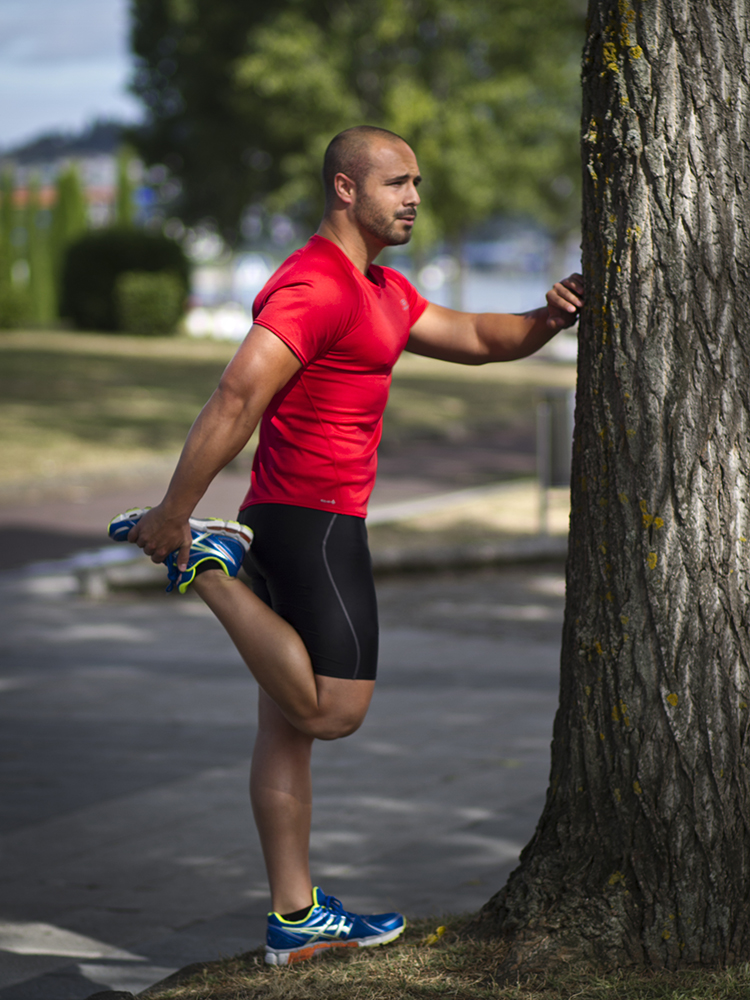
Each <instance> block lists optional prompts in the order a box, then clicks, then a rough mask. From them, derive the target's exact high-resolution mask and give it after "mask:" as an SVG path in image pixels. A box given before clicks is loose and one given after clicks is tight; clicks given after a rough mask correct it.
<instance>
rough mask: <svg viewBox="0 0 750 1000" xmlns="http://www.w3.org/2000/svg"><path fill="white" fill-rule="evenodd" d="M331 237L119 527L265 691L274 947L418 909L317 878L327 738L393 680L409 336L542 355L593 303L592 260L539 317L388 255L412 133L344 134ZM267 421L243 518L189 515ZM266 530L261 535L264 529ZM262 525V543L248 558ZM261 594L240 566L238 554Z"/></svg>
mask: <svg viewBox="0 0 750 1000" xmlns="http://www.w3.org/2000/svg"><path fill="white" fill-rule="evenodd" d="M323 178H324V183H325V189H326V209H325V215H324V217H323V221H322V222H321V225H320V228H319V229H318V232H317V234H316V235H315V236H313V237H312V238H311V240H310V241H309V243H308V244H307V245H306V246H305V247H304V248H303V249H302V250H298V251H297V252H296V253H294V254H292V256H291V257H290V258H289V259H288V260H287V261H286V262H285V263H284V264H282V266H281V267H280V268H279V270H278V271H277V272H276V273H275V274H274V275H273V276H272V277H271V278H270V280H269V281H268V283H267V284H266V286H265V288H264V289H263V290H262V291H261V293H260V294H259V296H258V298H257V299H256V302H255V307H254V320H255V322H254V324H253V326H252V328H251V330H250V332H249V334H248V335H247V338H246V339H245V341H244V342H243V344H242V346H241V347H240V348H239V350H238V351H237V353H236V355H235V357H234V358H233V360H232V361H231V362H230V364H229V366H228V367H227V369H226V371H225V373H224V375H223V376H222V378H221V381H220V383H219V387H218V389H217V390H216V392H215V393H214V394H213V396H212V397H211V399H210V400H209V401H208V403H207V404H206V406H205V407H204V409H203V410H202V412H201V414H200V415H199V417H198V419H197V420H196V422H195V424H194V425H193V427H192V429H191V431H190V434H189V436H188V439H187V442H186V444H185V448H184V450H183V452H182V455H181V457H180V461H179V463H178V466H177V469H176V471H175V474H174V477H173V479H172V482H171V483H170V486H169V489H168V490H167V493H166V496H165V497H164V499H163V500H162V502H161V503H160V504H159V505H158V507H155V508H153V509H151V510H143V509H139V510H136V511H132V512H128V514H127V515H121V516H120V517H119V518H116V519H115V520H114V521H113V523H112V525H111V527H110V534H111V535H112V536H113V537H119V538H121V539H123V540H124V539H125V538H127V539H128V540H129V541H131V542H135V543H136V544H137V545H139V546H140V547H141V548H142V549H144V551H145V552H146V553H147V554H148V555H150V556H151V558H152V559H153V560H154V561H155V562H163V561H166V562H167V565H168V567H169V573H170V579H172V580H173V582H177V583H178V586H179V589H180V591H181V592H184V590H185V589H186V588H187V587H188V586H190V585H192V586H194V587H195V589H196V591H197V592H198V594H199V595H200V596H201V598H202V599H203V600H204V601H205V602H206V604H208V606H209V607H210V608H211V609H212V610H213V611H214V613H215V614H216V616H217V618H218V619H219V621H220V622H221V623H222V624H223V625H224V627H225V628H226V630H227V631H228V633H229V635H230V636H231V638H232V640H233V641H234V643H235V645H236V646H237V649H238V650H239V652H240V654H241V655H242V657H243V659H244V660H245V662H246V663H247V665H248V667H249V668H250V670H251V672H252V673H253V675H254V677H255V678H256V680H257V681H258V684H259V686H260V689H261V690H260V704H259V726H258V736H257V739H256V744H255V750H254V753H253V764H252V772H251V799H252V804H253V811H254V815H255V819H256V823H257V827H258V832H259V835H260V840H261V844H262V847H263V853H264V858H265V862H266V868H267V871H268V878H269V883H270V887H271V895H272V907H273V910H272V912H271V913H270V914H269V929H268V944H267V950H266V960H267V961H270V962H273V963H276V964H287V963H288V962H290V961H298V960H299V959H301V958H307V957H309V956H310V955H311V954H313V953H314V952H315V951H317V950H319V949H320V948H321V947H330V946H337V945H338V946H341V945H348V946H362V945H370V944H382V943H385V942H387V941H390V940H392V939H393V938H395V937H397V936H398V935H399V934H400V933H401V932H402V930H403V927H404V920H403V917H401V916H400V914H380V915H377V916H368V917H358V916H356V915H354V914H349V913H347V912H346V911H345V910H343V908H342V907H341V904H340V903H339V902H338V900H335V899H333V897H328V896H325V895H324V894H323V893H322V892H321V891H320V889H318V888H317V887H315V888H313V887H312V885H311V880H310V872H309V863H308V841H309V833H310V819H311V805H312V791H311V780H310V754H311V748H312V743H313V740H315V739H325V740H330V739H338V738H340V737H343V736H348V735H349V734H350V733H353V732H354V731H355V730H356V729H357V728H358V727H359V726H360V725H361V723H362V721H363V719H364V717H365V714H366V712H367V708H368V706H369V704H370V699H371V697H372V693H373V687H374V683H375V669H376V660H377V641H378V626H377V608H376V602H375V591H374V585H373V580H372V571H371V565H370V558H369V552H368V549H367V538H366V532H365V527H364V517H365V513H366V505H367V500H368V497H369V494H370V491H371V489H372V485H373V481H374V477H375V464H376V448H377V444H378V441H379V438H380V428H381V419H382V413H383V409H384V407H385V404H386V400H387V395H388V388H389V385H390V378H391V369H392V367H393V365H394V363H395V362H396V360H397V358H398V356H399V355H400V353H401V351H402V350H403V349H404V348H406V349H407V350H410V351H412V352H414V353H416V354H422V355H426V356H428V357H433V358H441V359H443V360H446V361H455V362H458V363H462V364H482V363H484V362H487V361H510V360H513V359H515V358H521V357H525V356H527V355H529V354H532V353H533V352H534V351H536V350H537V349H538V348H540V347H541V346H542V345H543V344H544V343H546V342H547V341H548V340H549V339H550V338H551V337H552V336H554V334H555V333H557V332H558V331H559V330H561V329H562V328H564V327H567V326H571V325H572V324H573V323H574V322H575V320H576V317H577V313H578V310H579V309H580V308H581V306H582V295H583V286H582V282H581V278H580V276H578V275H574V276H572V277H570V278H568V279H566V280H565V281H562V282H560V283H558V284H556V285H555V286H554V287H553V289H552V290H551V291H550V292H549V293H548V294H547V306H546V307H544V308H542V309H537V310H535V311H533V312H529V313H526V314H525V315H506V314H493V313H485V314H481V315H474V314H470V313H463V312H455V311H453V310H450V309H445V308H442V307H441V306H436V305H434V304H431V303H428V302H426V301H425V300H424V299H423V298H422V297H421V296H420V295H419V293H418V292H417V291H416V289H414V288H413V287H412V286H411V285H410V284H409V282H407V281H406V279H405V278H404V277H403V276H402V275H400V274H399V273H398V272H397V271H394V270H392V269H390V268H381V267H379V266H377V265H375V264H373V261H374V260H375V258H376V257H377V256H378V254H379V253H380V251H381V250H382V249H383V248H384V247H386V246H396V245H400V244H404V243H407V242H408V241H409V239H410V237H411V231H412V228H413V226H414V222H415V219H416V215H417V206H418V205H419V202H420V198H419V194H418V190H417V189H418V185H419V182H420V180H421V178H420V175H419V168H418V166H417V161H416V158H415V155H414V153H413V152H412V150H411V149H410V148H409V146H408V145H407V143H406V142H405V141H404V140H403V139H401V138H400V137H399V136H397V135H394V134H393V133H392V132H387V131H385V130H383V129H378V128H373V127H370V126H358V127H356V128H351V129H347V130H346V131H345V132H342V133H341V134H339V135H338V136H336V137H335V138H334V139H333V141H332V142H331V144H330V146H329V147H328V150H327V152H326V156H325V162H324V168H323ZM261 418H262V426H261V434H260V444H259V447H258V450H257V453H256V456H255V460H254V463H253V472H252V481H251V488H250V492H249V494H248V496H247V498H246V499H245V502H244V504H243V507H242V510H241V512H240V522H241V524H239V523H236V522H223V521H221V522H219V521H217V522H211V521H208V522H206V521H197V520H193V521H192V522H191V521H190V515H191V513H192V511H193V508H194V507H195V505H196V503H197V502H198V501H199V500H200V498H201V497H202V496H203V494H204V492H205V491H206V489H207V487H208V485H209V483H210V482H211V480H212V479H213V477H214V476H215V475H216V474H217V473H218V472H219V470H220V469H222V468H223V467H224V466H225V465H226V464H227V463H228V462H229V461H231V459H232V458H234V456H235V455H236V454H237V453H238V452H239V451H240V450H241V449H242V448H243V447H244V445H245V444H246V442H247V441H248V439H249V437H250V435H251V434H252V432H253V430H254V429H255V426H256V424H257V423H258V421H259V420H261ZM248 529H249V530H248ZM251 532H254V539H253V541H252V548H251V549H250V551H249V552H247V554H245V553H246V551H247V549H248V547H249V545H250V539H251V537H252V535H251ZM243 557H244V566H245V569H246V570H247V572H248V573H249V575H250V578H251V580H252V586H253V589H252V590H250V589H249V588H248V587H246V586H245V585H243V583H241V582H240V581H238V580H237V579H236V574H237V569H238V568H239V563H240V562H241V561H242V559H243Z"/></svg>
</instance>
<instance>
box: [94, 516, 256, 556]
mask: <svg viewBox="0 0 750 1000" xmlns="http://www.w3.org/2000/svg"><path fill="white" fill-rule="evenodd" d="M149 510H151V508H150V507H131V508H130V510H126V511H125V513H124V514H118V515H117V516H116V517H113V518H112V520H111V521H110V522H109V524H108V525H107V534H108V535H109V537H110V538H111V539H113V541H115V542H126V541H127V540H128V539H127V535H128V534H129V533H130V529H131V528H132V527H133V525H132V524H131V525H130V526H129V527H128V531H127V533H126V534H125V535H124V536H122V537H119V538H118V537H117V535H116V534H112V525H113V524H115V523H116V522H117V521H122V520H126V519H127V520H128V521H132V520H140V519H141V518H142V517H143V515H144V514H145V513H146V512H147V511H149ZM189 524H190V527H191V528H192V529H193V531H207V532H210V533H212V534H217V535H229V537H230V538H236V539H237V541H238V542H239V543H240V545H242V547H243V549H244V550H245V552H247V551H248V550H249V548H250V545H251V543H252V541H253V532H252V529H251V528H248V527H247V525H244V524H240V523H239V521H224V520H222V519H221V518H220V517H191V518H190V519H189ZM124 527H125V526H124V525H123V529H124Z"/></svg>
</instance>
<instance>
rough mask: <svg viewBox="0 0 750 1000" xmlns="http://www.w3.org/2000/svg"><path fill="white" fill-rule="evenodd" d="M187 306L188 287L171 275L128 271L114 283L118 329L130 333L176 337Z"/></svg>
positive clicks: (167, 272) (158, 272)
mask: <svg viewBox="0 0 750 1000" xmlns="http://www.w3.org/2000/svg"><path fill="white" fill-rule="evenodd" d="M184 302H185V287H184V285H183V283H182V282H181V281H180V279H179V278H178V277H177V276H176V275H175V274H171V273H170V272H169V271H157V272H152V271H125V272H124V273H123V274H121V275H119V277H118V278H117V281H116V282H115V307H116V312H117V319H118V326H119V328H120V329H121V330H124V331H126V332H127V333H136V334H139V335H146V336H148V335H154V336H159V335H160V334H161V335H164V334H169V333H174V332H175V328H176V326H177V323H178V322H179V320H180V317H181V316H182V311H183V305H184Z"/></svg>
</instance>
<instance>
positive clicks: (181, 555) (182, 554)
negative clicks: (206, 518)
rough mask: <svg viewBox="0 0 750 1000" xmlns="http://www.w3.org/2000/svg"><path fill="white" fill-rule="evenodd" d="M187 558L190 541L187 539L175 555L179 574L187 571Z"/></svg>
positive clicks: (188, 556)
mask: <svg viewBox="0 0 750 1000" xmlns="http://www.w3.org/2000/svg"><path fill="white" fill-rule="evenodd" d="M189 558H190V539H188V540H187V541H186V542H185V543H184V544H183V545H181V546H180V551H179V552H178V553H177V568H178V569H179V570H180V572H181V573H182V572H184V571H185V570H186V569H187V564H188V559H189Z"/></svg>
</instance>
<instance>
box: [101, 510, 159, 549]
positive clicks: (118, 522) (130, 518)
mask: <svg viewBox="0 0 750 1000" xmlns="http://www.w3.org/2000/svg"><path fill="white" fill-rule="evenodd" d="M147 510H151V508H150V507H131V508H130V510H126V511H125V513H124V514H118V515H117V517H113V518H112V520H111V521H110V522H109V524H108V525H107V534H108V535H109V537H110V538H111V539H112V541H114V542H127V540H128V534H129V532H130V529H131V528H133V527H135V525H136V524H138V522H139V521H140V519H141V518H142V517H143V515H144V514H145V513H146V511H147Z"/></svg>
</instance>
